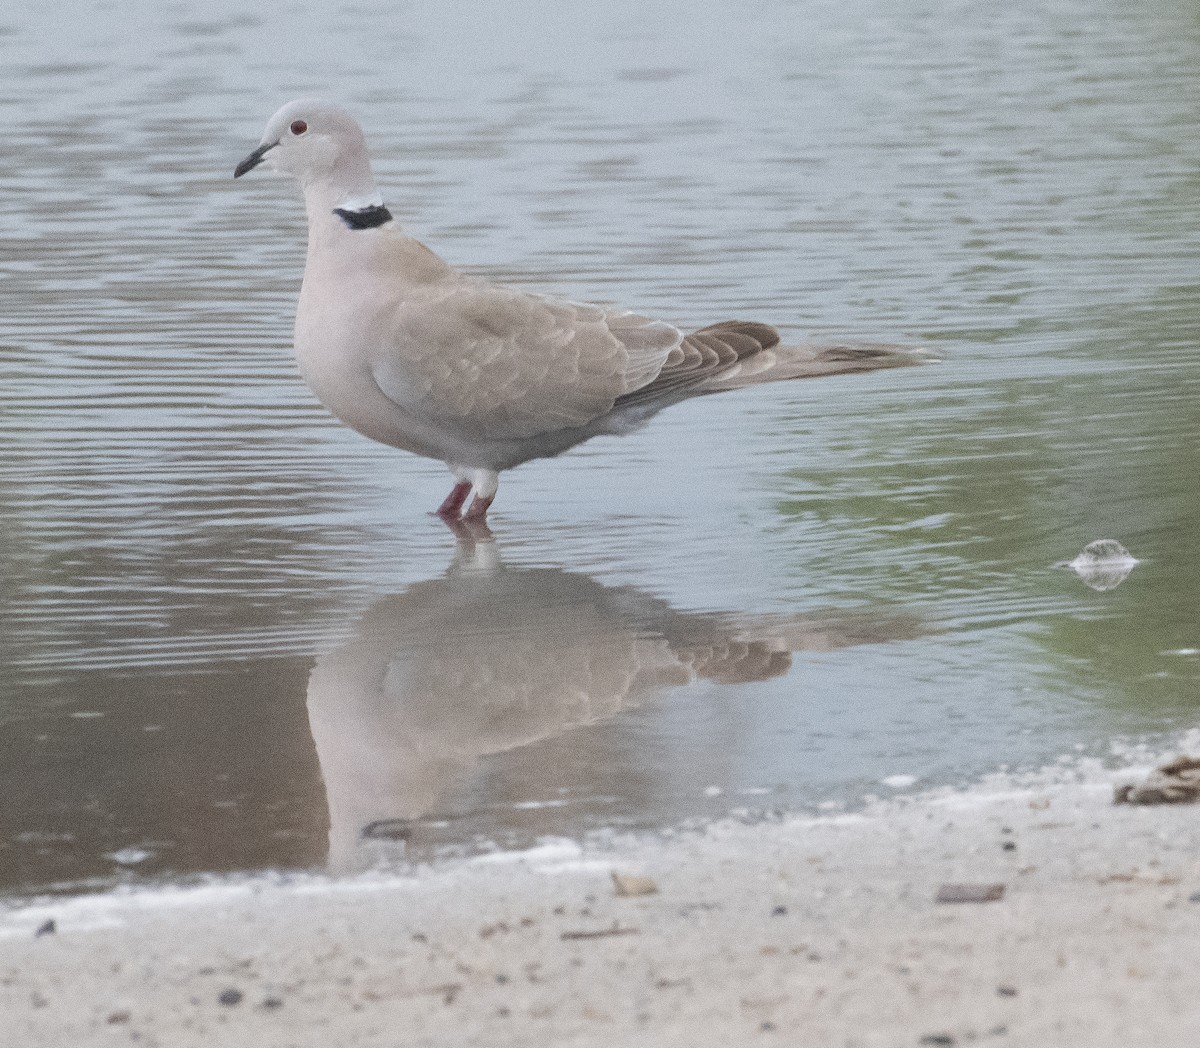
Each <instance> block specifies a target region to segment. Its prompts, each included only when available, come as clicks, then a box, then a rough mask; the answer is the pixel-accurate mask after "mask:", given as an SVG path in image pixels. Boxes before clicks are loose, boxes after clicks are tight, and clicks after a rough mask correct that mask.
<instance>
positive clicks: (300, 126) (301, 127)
mask: <svg viewBox="0 0 1200 1048" xmlns="http://www.w3.org/2000/svg"><path fill="white" fill-rule="evenodd" d="M307 130H308V124H306V123H305V122H304V121H303V120H293V121H292V134H293V135H302V134H304V132H305V131H307Z"/></svg>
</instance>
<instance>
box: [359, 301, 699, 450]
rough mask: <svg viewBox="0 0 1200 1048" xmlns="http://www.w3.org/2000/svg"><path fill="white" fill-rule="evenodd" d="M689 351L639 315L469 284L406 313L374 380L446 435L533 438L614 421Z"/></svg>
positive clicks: (668, 330) (670, 332)
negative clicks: (448, 430) (625, 402)
mask: <svg viewBox="0 0 1200 1048" xmlns="http://www.w3.org/2000/svg"><path fill="white" fill-rule="evenodd" d="M682 341H683V333H682V332H680V331H679V330H678V329H677V328H674V327H672V326H671V325H669V324H664V323H661V322H657V321H652V320H650V319H648V318H646V317H642V316H638V315H636V314H633V313H621V312H615V311H609V310H606V309H603V308H601V307H598V306H588V305H578V304H576V303H572V302H563V301H556V300H553V299H548V298H542V297H539V296H536V295H530V294H526V293H523V292H520V291H517V290H515V289H510V288H505V287H502V286H498V285H493V284H486V283H483V282H482V281H474V280H470V279H463V280H461V281H455V282H453V283H451V284H450V285H449V286H446V285H442V286H441V287H439V288H437V289H434V290H432V291H431V292H430V293H427V294H423V295H416V296H413V297H411V298H408V299H405V300H404V301H402V302H400V303H399V304H398V305H397V307H396V309H395V313H394V316H393V317H392V318H391V324H390V331H389V333H388V338H387V339H386V340H385V346H384V347H383V351H382V352H381V353H379V354H377V357H376V359H375V361H374V362H373V367H372V374H373V376H374V378H375V382H376V384H377V385H378V386H379V388H380V389H381V390H382V391H383V393H384V395H385V396H387V397H388V398H389V399H390V400H392V401H393V402H395V403H396V404H397V405H399V406H401V407H402V408H404V409H405V410H406V411H408V412H410V413H412V414H413V415H416V416H418V417H421V418H424V419H426V420H427V421H429V422H430V423H432V424H434V425H438V424H443V423H444V424H452V425H453V426H454V427H455V428H456V429H459V430H465V431H470V432H473V433H474V434H476V435H477V436H479V437H481V438H483V439H488V440H505V439H522V438H527V437H534V436H537V435H539V434H542V433H547V432H550V431H553V430H558V429H568V428H573V427H578V426H584V425H586V424H587V423H589V422H591V421H593V420H594V419H596V418H599V417H600V416H602V415H605V414H607V413H608V412H609V411H611V410H612V406H613V404H614V403H615V402H616V400H617V398H618V397H621V396H624V395H626V394H628V393H631V392H633V391H635V390H638V389H640V388H642V387H643V386H646V385H648V384H650V383H652V382H653V381H654V380H655V379H656V378H657V377H658V375H659V373H660V372H661V371H662V369H663V366H664V365H665V363H666V362H667V359H668V357H669V355H670V354H671V353H672V352H673V351H674V350H675V349H676V348H677V347H678V346H679V344H680V343H681V342H682Z"/></svg>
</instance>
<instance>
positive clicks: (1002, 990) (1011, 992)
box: [996, 983, 1017, 997]
mask: <svg viewBox="0 0 1200 1048" xmlns="http://www.w3.org/2000/svg"><path fill="white" fill-rule="evenodd" d="M996 993H998V994H999V995H1000V996H1001V997H1016V996H1017V988H1016V987H1015V986H1009V984H1008V983H1001V984H1000V985H999V986H997V987H996Z"/></svg>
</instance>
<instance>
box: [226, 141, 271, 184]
mask: <svg viewBox="0 0 1200 1048" xmlns="http://www.w3.org/2000/svg"><path fill="white" fill-rule="evenodd" d="M277 145H279V143H278V142H265V143H263V144H262V145H261V146H259V147H258V148H257V149H256V150H255V151H254V152H253V153H251V154H250V155H249V156H248V157H246V159H245V160H243V161H242V162H241V163H240V164H238V166H237V167H235V168H234V169H233V177H234V178H241V177H242V175H244V174H245V173H246V172H247V171H253V170H254V169H255V168H256V167H258V165H259V164H261V163H262V162H263V157H264V156H266V155H267V150H268V149H274V148H275V147H276V146H277Z"/></svg>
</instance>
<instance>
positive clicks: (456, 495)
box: [434, 480, 479, 520]
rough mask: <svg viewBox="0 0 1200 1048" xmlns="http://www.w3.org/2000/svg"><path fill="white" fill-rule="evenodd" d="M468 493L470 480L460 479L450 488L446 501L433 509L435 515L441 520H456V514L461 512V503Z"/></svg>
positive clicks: (469, 491)
mask: <svg viewBox="0 0 1200 1048" xmlns="http://www.w3.org/2000/svg"><path fill="white" fill-rule="evenodd" d="M469 494H471V482H470V481H469V480H460V481H459V482H458V483H457V484H455V485H454V487H453V488H451V489H450V494H449V495H447V496H446V501H445V502H443V503H442V504H441V505H440V506H438V508H437V509H436V510H435V511H434V512H435V515H436V516H439V517H441V518H442V520H458V515H459V513H461V512H462V508H463V503H464V502H466V501H467V496H468V495H469ZM475 501H476V502H478V501H479V500H478V499H476V500H475ZM472 508H474V507H472Z"/></svg>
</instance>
